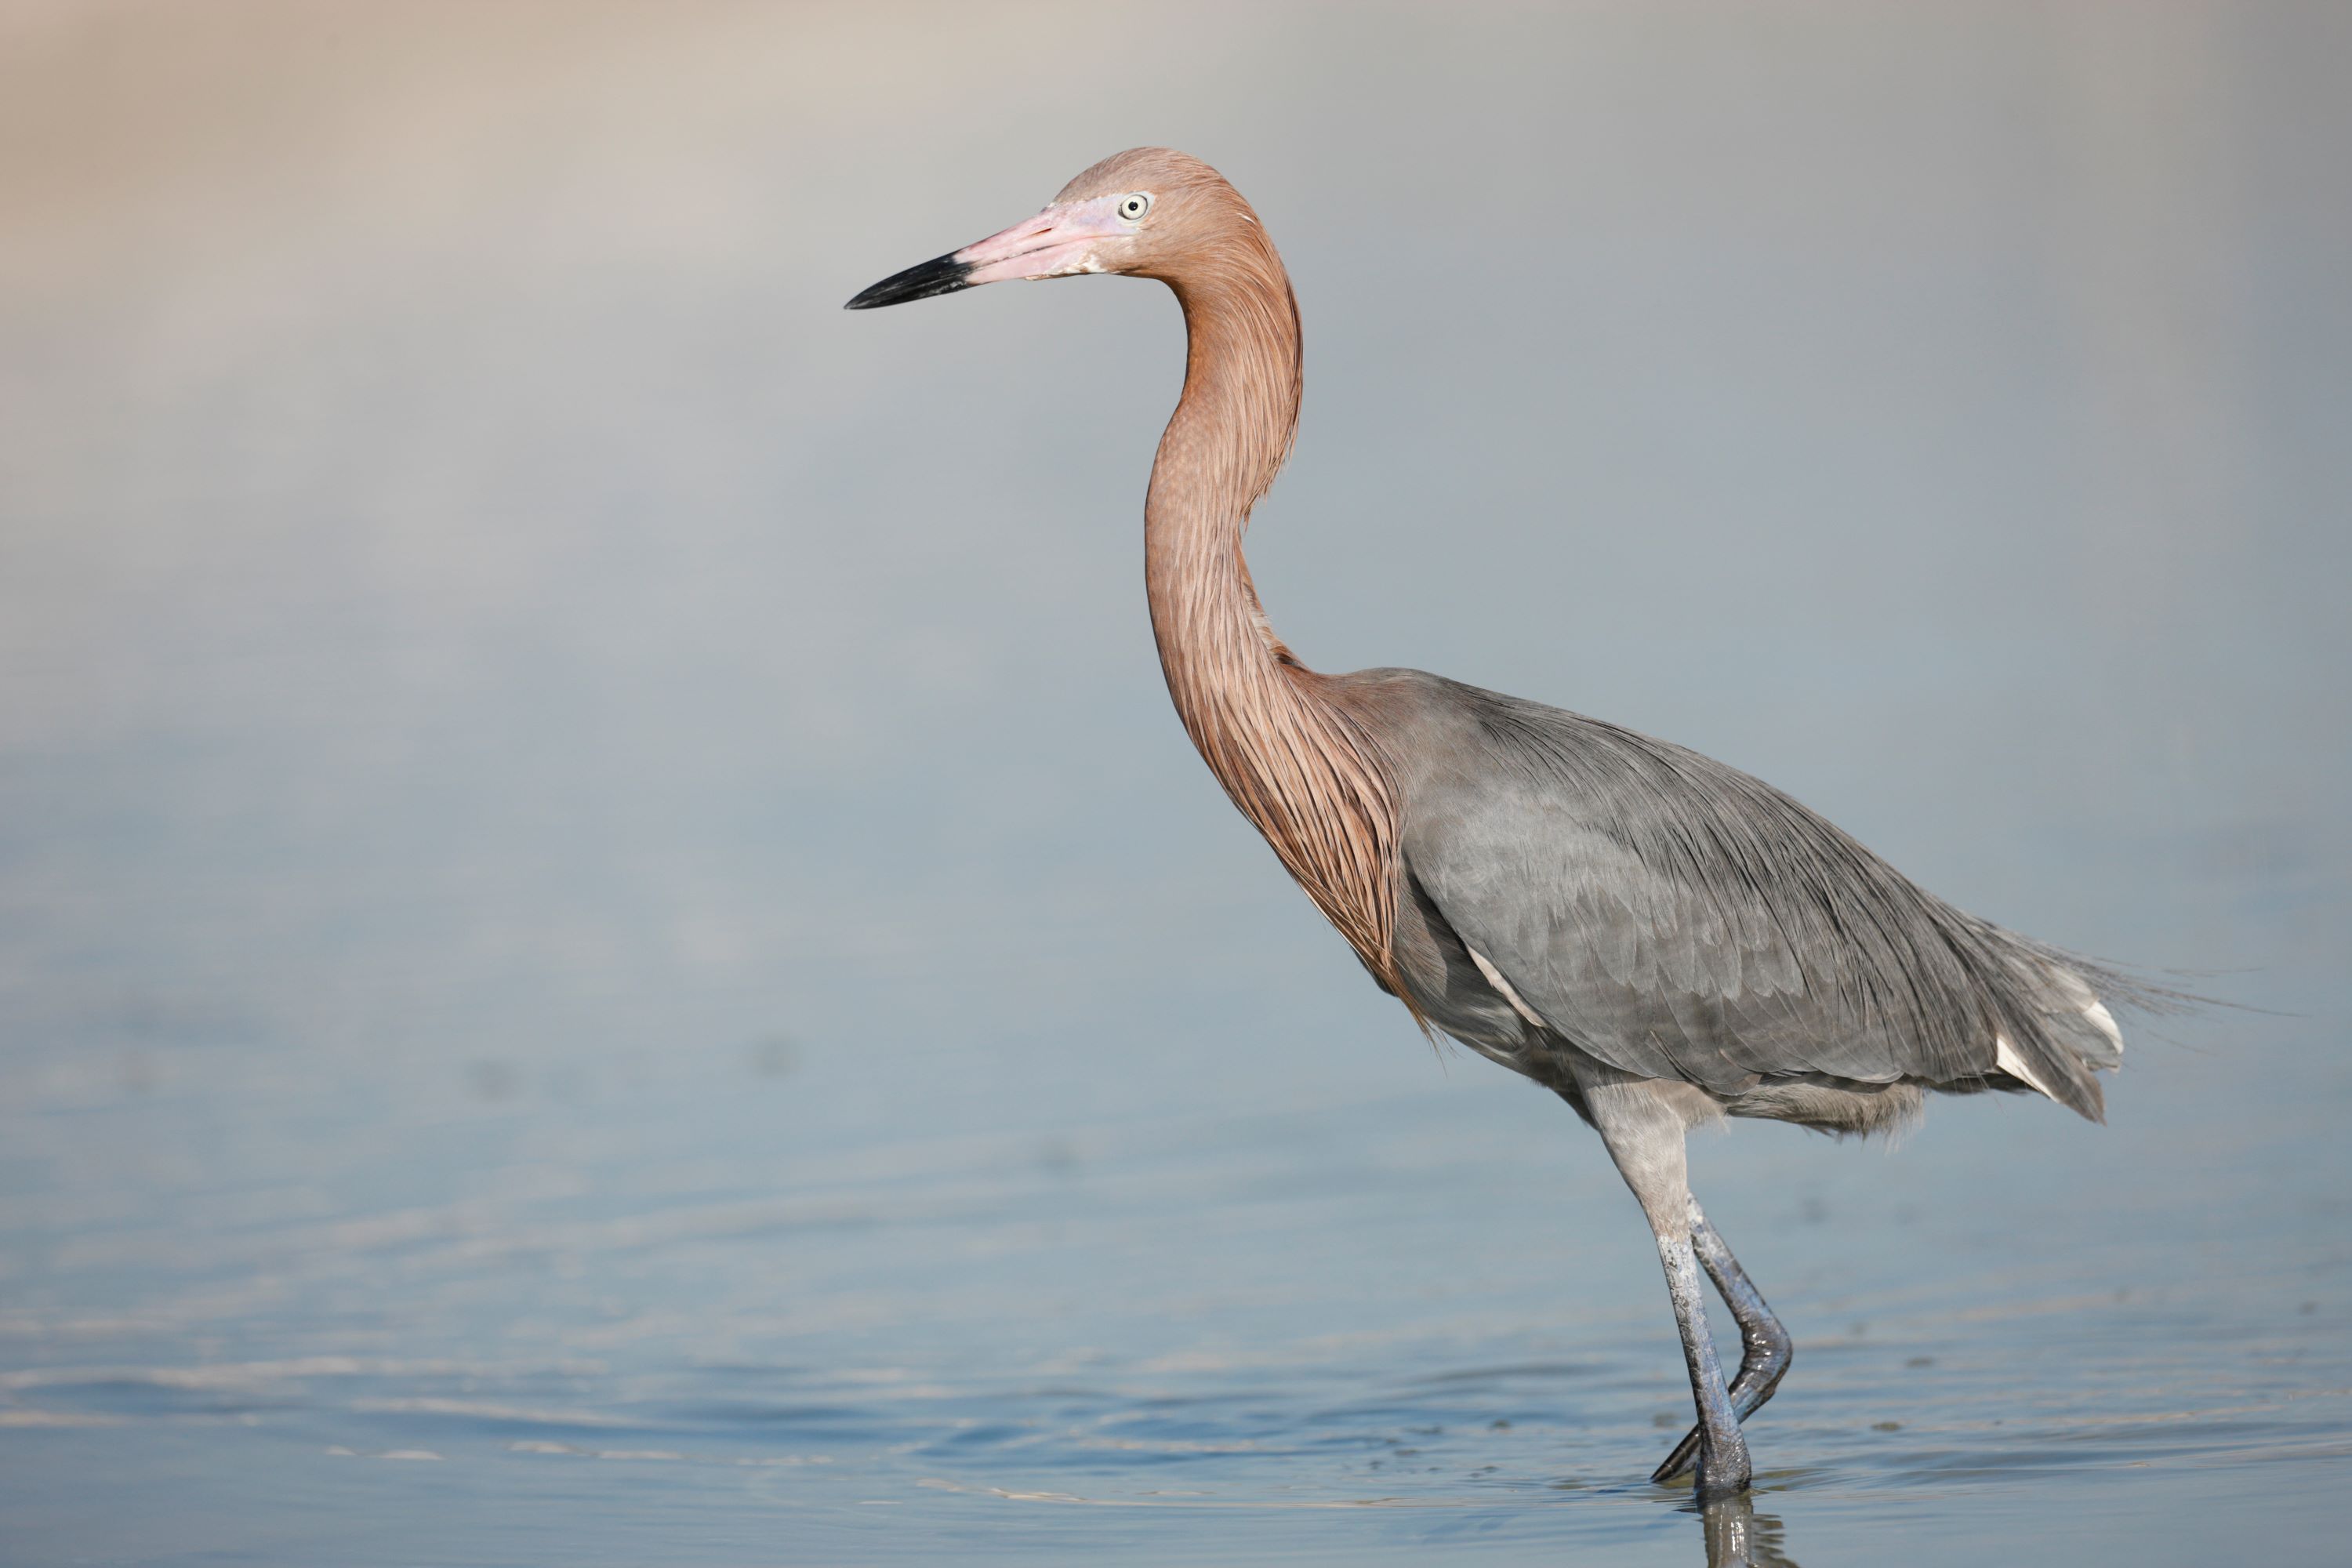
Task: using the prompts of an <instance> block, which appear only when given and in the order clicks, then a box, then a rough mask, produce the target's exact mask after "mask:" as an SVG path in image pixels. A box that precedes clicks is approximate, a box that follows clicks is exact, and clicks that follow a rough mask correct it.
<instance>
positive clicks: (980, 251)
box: [847, 196, 1135, 310]
mask: <svg viewBox="0 0 2352 1568" xmlns="http://www.w3.org/2000/svg"><path fill="white" fill-rule="evenodd" d="M1117 209H1118V197H1116V196H1097V197H1096V198H1095V199H1094V200H1092V201H1086V202H1070V203H1066V204H1063V205H1055V206H1050V207H1047V208H1046V209H1045V211H1044V212H1041V213H1039V214H1038V215H1037V216H1035V217H1033V218H1030V219H1028V220H1026V221H1025V222H1023V223H1016V224H1014V225H1013V226H1012V227H1011V228H1008V229H1006V230H1004V232H1003V233H1002V234H992V235H990V236H989V237H987V238H986V239H982V240H976V241H974V242H973V243H972V244H971V245H967V246H965V247H963V248H962V249H961V250H958V251H953V252H950V254H948V255H946V256H941V257H938V258H934V259H932V260H929V261H926V262H923V263H922V264H921V265H919V266H916V267H909V268H907V270H905V271H904V272H899V273H895V274H893V275H892V276H890V277H888V278H885V279H882V281H881V282H879V283H877V284H875V285H874V286H873V287H872V288H871V289H866V290H865V291H864V292H863V293H860V294H859V295H857V296H856V298H855V299H853V300H850V301H849V304H848V307H847V308H848V309H850V310H874V309H876V308H877V307H879V306H883V305H903V304H906V303H907V302H908V301H909V300H928V299H929V298H930V297H931V296H932V295H934V294H952V293H954V292H955V291H957V290H958V289H973V288H977V287H979V286H980V285H981V284H982V283H1001V282H1003V281H1004V280H1005V279H1009V278H1068V277H1073V276H1075V275H1076V274H1078V273H1081V272H1101V271H1104V270H1106V268H1104V266H1103V264H1102V261H1101V259H1100V258H1098V257H1097V255H1096V254H1095V247H1097V245H1099V244H1100V243H1101V242H1102V241H1104V240H1106V239H1123V238H1125V237H1128V236H1129V235H1132V234H1133V233H1134V232H1135V229H1134V227H1133V226H1131V225H1129V223H1128V222H1127V221H1126V220H1124V219H1122V218H1121V217H1119V216H1118V210H1117Z"/></svg>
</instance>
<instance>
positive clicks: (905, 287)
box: [842, 256, 971, 310]
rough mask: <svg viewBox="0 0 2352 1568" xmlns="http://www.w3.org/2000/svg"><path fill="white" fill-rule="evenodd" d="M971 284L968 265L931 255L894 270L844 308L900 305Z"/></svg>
mask: <svg viewBox="0 0 2352 1568" xmlns="http://www.w3.org/2000/svg"><path fill="white" fill-rule="evenodd" d="M969 288H971V268H970V267H968V266H966V265H965V264H964V263H962V262H961V261H958V260H957V259H956V258H954V257H952V256H940V257H934V258H931V259H930V260H929V261H926V262H923V263H922V264H920V265H919V266H915V267H909V268H907V270H905V271H904V272H894V273H892V274H891V275H890V276H889V277H887V278H885V279H882V281H881V282H879V283H877V284H876V285H874V287H872V288H871V289H866V290H864V291H862V292H861V293H859V294H857V295H856V297H854V298H853V299H851V300H850V301H849V303H848V304H846V305H844V306H843V307H842V309H843V310H877V309H879V308H880V307H882V306H884V305H904V304H906V303H907V302H908V301H909V300H928V299H929V298H930V297H931V296H932V295H934V294H952V293H954V292H955V291H956V290H957V289H969Z"/></svg>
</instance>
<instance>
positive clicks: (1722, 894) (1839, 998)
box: [1402, 681, 2116, 1116]
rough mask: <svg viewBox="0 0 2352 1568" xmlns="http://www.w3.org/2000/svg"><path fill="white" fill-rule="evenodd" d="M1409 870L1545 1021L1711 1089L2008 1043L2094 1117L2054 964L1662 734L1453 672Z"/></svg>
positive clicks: (2074, 989)
mask: <svg viewBox="0 0 2352 1568" xmlns="http://www.w3.org/2000/svg"><path fill="white" fill-rule="evenodd" d="M1433 685H1436V686H1440V687H1442V688H1444V689H1445V690H1444V695H1445V698H1446V700H1447V702H1448V705H1449V706H1450V707H1451V708H1452V709H1453V710H1454V711H1453V712H1452V713H1450V714H1449V715H1448V716H1447V718H1446V721H1445V722H1444V742H1445V743H1444V745H1443V746H1442V747H1441V748H1439V749H1440V750H1441V751H1442V752H1444V755H1445V760H1444V762H1443V763H1439V764H1437V765H1434V766H1428V767H1423V768H1422V769H1421V770H1419V772H1418V773H1416V775H1415V777H1414V778H1413V781H1412V787H1411V788H1410V789H1409V790H1408V792H1407V798H1406V800H1405V803H1404V805H1405V816H1404V823H1403V836H1402V839H1403V841H1402V850H1403V857H1404V862H1405V867H1406V869H1407V870H1408V871H1409V873H1410V874H1411V875H1412V877H1413V879H1415V880H1416V881H1417V882H1418V883H1419V885H1420V887H1421V889H1422V890H1423V892H1424V893H1425V894H1426V895H1427V896H1428V898H1429V900H1430V901H1431V902H1432V903H1433V904H1434V905H1435V906H1436V908H1437V910H1438V911H1439V912H1440V913H1441V914H1443V915H1444V918H1445V920H1446V921H1447V923H1448V924H1450V925H1451V926H1453V928H1454V931H1456V933H1457V934H1459V935H1460V937H1461V938H1462V940H1463V941H1464V942H1465V943H1466V944H1467V945H1468V946H1469V947H1470V948H1471V949H1473V950H1474V951H1475V952H1476V953H1478V954H1479V955H1480V956H1482V957H1483V958H1485V959H1486V961H1487V962H1488V963H1491V964H1493V965H1494V967H1495V968H1496V971H1497V972H1499V973H1501V975H1502V976H1503V977H1504V979H1505V980H1506V981H1507V983H1508V984H1509V985H1510V986H1511V988H1512V989H1513V990H1515V991H1517V994H1518V995H1519V997H1520V999H1521V1001H1522V1002H1523V1003H1524V1004H1525V1005H1527V1006H1528V1008H1529V1009H1530V1010H1532V1011H1533V1012H1534V1013H1536V1014H1537V1015H1538V1016H1540V1017H1542V1019H1543V1020H1544V1021H1545V1023H1546V1024H1547V1025H1548V1026H1550V1027H1551V1028H1552V1029H1553V1030H1554V1031H1556V1032H1557V1033H1559V1035H1561V1036H1563V1037H1566V1038H1567V1039H1569V1040H1570V1041H1571V1042H1573V1043H1574V1044H1576V1045H1577V1046H1578V1047H1580V1048H1582V1049H1584V1050H1586V1051H1588V1052H1590V1053H1591V1055H1593V1056H1595V1057H1597V1058H1600V1059H1601V1060H1602V1061H1605V1062H1608V1063H1609V1064H1611V1065H1612V1066H1614V1067H1617V1068H1621V1069H1622V1070H1624V1071H1627V1072H1632V1073H1637V1074H1641V1075H1643V1076H1645V1077H1651V1078H1664V1079H1685V1080H1687V1081H1690V1082H1694V1083H1697V1084H1701V1085H1704V1086H1706V1087H1707V1088H1709V1089H1717V1090H1724V1091H1730V1090H1736V1089H1740V1088H1743V1087H1745V1086H1747V1085H1748V1084H1750V1083H1752V1082H1754V1081H1755V1080H1756V1079H1757V1078H1759V1076H1761V1077H1768V1078H1769V1077H1773V1076H1780V1075H1792V1074H1801V1073H1822V1074H1828V1075H1831V1076H1833V1077H1837V1078H1842V1079H1855V1080H1859V1081H1864V1082H1888V1081H1892V1080H1895V1079H1916V1080H1921V1081H1925V1082H1927V1083H1932V1084H1944V1085H1957V1084H1967V1083H1970V1082H1971V1081H1974V1082H1977V1083H1979V1084H1981V1083H1982V1082H1984V1081H1986V1080H1988V1079H1990V1080H1993V1081H2005V1080H2002V1079H2000V1078H1999V1077H1998V1074H1999V1072H2000V1068H1999V1067H1998V1066H1997V1054H1996V1053H1997V1047H1996V1040H1997V1038H1999V1037H2003V1036H2005V1037H2007V1038H2008V1040H2009V1041H2010V1042H2011V1044H2012V1046H2013V1047H2015V1048H2016V1049H2017V1051H2018V1052H2019V1054H2020V1056H2021V1058H2022V1059H2023V1060H2024V1061H2025V1062H2026V1063H2028V1064H2029V1065H2030V1066H2031V1067H2032V1068H2033V1069H2034V1071H2035V1076H2036V1077H2037V1078H2038V1079H2040V1080H2041V1082H2042V1085H2045V1086H2047V1087H2048V1088H2049V1089H2051V1090H2052V1091H2053V1098H2056V1099H2059V1100H2062V1101H2063V1102H2064V1103H2067V1104H2069V1105H2072V1106H2074V1109H2076V1110H2081V1111H2083V1112H2084V1114H2086V1115H2094V1116H2095V1115H2096V1114H2097V1111H2098V1106H2099V1094H2098V1089H2097V1086H2096V1084H2095V1083H2094V1082H2093V1081H2092V1080H2091V1079H2090V1077H2089V1071H2088V1069H2089V1068H2091V1067H2093V1066H2099V1067H2105V1066H2112V1065H2114V1064H2115V1062H2116V1055H2115V1051H2114V1047H2113V1045H2112V1042H2111V1041H2110V1040H2109V1039H2108V1038H2107V1037H2106V1036H2105V1035H2104V1034H2102V1033H2100V1032H2099V1031H2098V1030H2097V1029H2095V1028H2094V1027H2093V1026H2091V1025H2090V1023H2089V1022H2088V1020H2087V1016H2086V1015H2085V1014H2084V1011H2083V1008H2084V1003H2085V1001H2086V1000H2087V999H2088V998H2089V993H2088V991H2087V990H2086V989H2084V986H2083V984H2082V983H2081V981H2080V980H2079V979H2078V978H2077V977H2076V975H2075V974H2074V973H2073V972H2072V971H2071V970H2068V969H2066V968H2064V967H2063V966H2062V964H2061V963H2060V962H2059V961H2060V960H2062V959H2063V958H2064V956H2065V955H2063V954H2060V953H2058V952H2056V951H2055V950H2053V949H2048V948H2044V947H2042V946H2041V945H2040V944H2038V943H2034V942H2031V941H2029V940H2028V939H2026V938H2022V937H2019V936H2016V935H2015V934H2014V933H2011V932H2009V931H2002V930H2000V928H1999V927H1996V926H1993V925H1990V924H1989V923H1987V922H1985V921H1979V920H1977V919H1975V918H1974V917H1972V916H1969V915H1967V914H1964V913H1962V912H1961V911H1959V910H1955V909H1953V908H1952V907H1951V906H1949V905H1948V904H1945V903H1944V902H1942V901H1941V900H1937V899H1936V898H1935V897H1934V896H1933V895H1931V894H1929V893H1927V892H1926V891H1924V890H1923V889H1920V888H1918V887H1917V886H1916V885H1915V884H1913V883H1912V882H1911V881H1910V880H1908V879H1906V878H1905V877H1903V876H1902V875H1901V874H1900V873H1899V872H1897V871H1895V869H1894V868H1892V867H1890V866H1888V865H1887V864H1886V863H1885V861H1883V860H1881V859H1880V858H1878V857H1876V856H1875V855H1874V854H1872V853H1871V852H1870V851H1869V850H1868V849H1866V848H1864V847H1863V846H1862V845H1860V844H1859V843H1857V842H1855V841H1854V840H1853V838H1851V837H1847V836H1846V835H1845V834H1844V833H1843V832H1841V831H1840V830H1839V829H1838V828H1836V827H1835V826H1832V825H1831V824H1830V823H1829V822H1827V821H1826V820H1824V819H1823V818H1822V817H1820V816H1816V815H1815V814H1814V813H1812V812H1811V811H1809V810H1807V809H1806V808H1805V807H1804V806H1802V805H1799V804H1798V803H1797V802H1796V801H1794V800H1791V799H1790V798H1789V797H1788V796H1787V795H1782V794H1781V793H1780V792H1779V791H1778V790H1775V789H1773V788H1771V787H1770V786H1769V785H1768V784H1763V783H1761V782H1760V781H1759V780H1757V779H1755V778H1752V777H1750V776H1748V774H1746V773H1740V772H1739V771H1738V770H1737V769H1735V768H1731V767H1727V766H1726V765H1725V764H1723V763H1717V762H1715V761H1713V760H1712V759H1709V758H1706V757H1704V756H1701V755H1699V754H1698V753H1697V752H1691V751H1688V750H1685V748H1683V747H1680V746H1675V745H1670V744H1668V743H1666V742H1661V741H1655V740H1653V739H1651V738H1649V737H1648V736H1644V735H1640V734H1636V733H1634V732H1633V731H1628V730H1622V729H1619V728H1617V727H1615V726H1613V725H1608V724H1603V723H1601V722H1598V721H1594V720H1591V719H1586V718H1582V717H1580V716H1579V715H1576V714H1572V713H1565V712H1562V711H1560V710H1557V709H1551V708H1546V707H1542V706H1541V705H1539V704H1536V703H1530V702H1522V701H1519V700H1516V699H1512V698H1507V697H1501V696H1498V695H1496V694H1495V693H1491V692H1483V691H1478V690H1476V689H1475V688H1469V687H1461V686H1456V685H1454V683H1452V682H1434V681H1433Z"/></svg>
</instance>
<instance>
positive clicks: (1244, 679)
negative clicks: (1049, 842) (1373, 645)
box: [1144, 233, 1402, 994]
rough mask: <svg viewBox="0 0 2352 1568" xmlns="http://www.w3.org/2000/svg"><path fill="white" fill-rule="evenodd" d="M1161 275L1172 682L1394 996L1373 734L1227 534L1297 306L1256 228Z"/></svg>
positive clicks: (1159, 593)
mask: <svg viewBox="0 0 2352 1568" xmlns="http://www.w3.org/2000/svg"><path fill="white" fill-rule="evenodd" d="M1246 238H1247V240H1248V241H1249V242H1250V243H1247V244H1238V245H1235V246H1233V247H1220V248H1219V249H1218V250H1217V251H1216V252H1215V253H1214V255H1213V259H1210V260H1205V261H1203V262H1202V263H1200V264H1198V265H1197V266H1193V267H1190V268H1185V269H1183V270H1182V271H1181V272H1177V273H1174V274H1173V275H1171V277H1170V279H1169V283H1170V286H1171V288H1173V289H1175V290H1176V295H1177V298H1178V300H1180V301H1181V303H1182V305H1183V307H1184V321H1185V325H1186V327H1187V329H1188V330H1189V331H1190V334H1191V353H1190V357H1189V359H1188V361H1187V363H1186V367H1185V375H1184V394H1183V396H1182V398H1181V400H1180V401H1179V402H1178V404H1177V405H1176V413H1175V416H1173V417H1172V418H1171V419H1170V420H1169V422H1168V430H1167V434H1166V435H1164V436H1163V437H1161V438H1160V455H1159V458H1158V460H1157V461H1156V462H1155V463H1154V464H1153V465H1152V470H1151V490H1150V498H1149V500H1147V501H1146V502H1145V505H1144V557H1145V586H1146V590H1147V592H1148V593H1149V595H1150V602H1151V625H1152V630H1153V633H1154V635H1155V636H1156V637H1157V638H1158V640H1159V644H1160V667H1161V668H1162V669H1163V670H1164V671H1165V672H1166V673H1167V677H1168V690H1169V694H1170V695H1171V697H1172V698H1174V699H1175V702H1176V711H1177V713H1178V714H1179V715H1180V716H1181V718H1182V719H1183V721H1184V728H1185V731H1186V732H1187V733H1189V734H1190V735H1191V736H1192V743H1193V745H1194V746H1196V747H1198V748H1199V750H1200V752H1201V755H1202V759H1203V760H1204V761H1206V762H1207V763H1208V764H1209V768H1210V771H1211V772H1213V773H1215V774H1216V776H1217V781H1218V782H1219V783H1220V784H1223V785H1224V788H1225V793H1226V794H1227V795H1229V796H1231V797H1232V799H1233V802H1234V805H1236V806H1238V807H1240V808H1241V811H1242V813H1243V815H1244V816H1247V817H1248V818H1249V819H1250V820H1251V821H1252V822H1253V823H1255V824H1256V826H1257V828H1258V831H1259V832H1261V833H1263V834H1264V835H1265V838H1266V842H1267V843H1269V844H1270V845H1272V846H1273V847H1274V851H1275V853H1276V855H1278V856H1280V857H1281V858H1282V862H1283V864H1284V865H1285V866H1286V868H1288V869H1289V871H1290V874H1291V875H1292V876H1293V877H1294V878H1296V879H1297V881H1298V883H1299V885H1300V886H1301V887H1303V888H1305V889H1307V895H1308V897H1310V898H1312V899H1313V900H1315V902H1316V904H1317V905H1318V907H1319V908H1320V909H1321V910H1323V912H1324V914H1326V915H1327V916H1328V917H1329V918H1330V920H1331V922H1332V923H1333V924H1334V925H1337V926H1338V927H1339V931H1340V933H1341V934H1342V935H1344V936H1345V937H1347V939H1348V941H1349V944H1350V945H1351V946H1353V947H1354V948H1355V950H1356V952H1357V953H1358V955H1359V956H1360V957H1361V958H1362V959H1363V961H1364V963H1365V966H1366V967H1367V968H1369V969H1370V970H1371V972H1372V973H1373V974H1374V976H1375V977H1376V978H1378V979H1379V980H1381V983H1382V984H1385V985H1387V986H1388V987H1389V988H1390V989H1391V990H1392V991H1396V992H1398V994H1402V987H1401V985H1400V984H1399V982H1398V978H1397V976H1396V974H1395V971H1394V963H1393V961H1392V959H1391V952H1390V948H1391V939H1392V937H1393V935H1394V932H1395V927H1396V900H1397V893H1396V887H1397V858H1396V826H1397V818H1396V808H1395V804H1394V796H1393V794H1392V792H1391V787H1390V784H1389V781H1388V778H1387V773H1386V770H1385V769H1384V767H1383V766H1382V764H1381V758H1380V756H1379V753H1378V751H1377V748H1376V747H1375V746H1374V745H1373V743H1372V742H1371V740H1370V737H1369V736H1367V735H1366V734H1365V733H1364V732H1363V731H1362V729H1361V728H1360V726H1359V725H1358V724H1357V723H1356V721H1354V720H1353V719H1352V718H1350V717H1349V715H1348V714H1347V713H1345V712H1343V711H1342V710H1339V708H1337V707H1335V706H1334V705H1333V704H1332V703H1330V702H1329V701H1328V700H1325V698H1324V697H1323V696H1322V694H1321V691H1320V687H1321V685H1322V678H1321V677H1319V676H1317V675H1315V674H1314V673H1313V672H1312V671H1310V670H1308V669H1307V668H1305V667H1304V666H1302V665H1300V664H1299V663H1298V661H1297V659H1296V658H1293V657H1292V656H1291V654H1290V650H1289V649H1288V648H1286V647H1284V646H1283V644H1282V642H1281V639H1279V638H1278V637H1276V636H1275V635H1274V631H1273V628H1272V627H1270V626H1267V624H1266V620H1265V611H1264V610H1263V609H1261V608H1260V606H1259V604H1258V598H1257V590H1256V589H1255V586H1254V585H1253V584H1251V582H1250V574H1249V565H1248V563H1246V562H1245V561H1244V560H1243V558H1242V533H1243V531H1244V528H1245V527H1246V526H1247V524H1248V521H1249V512H1250V508H1251V506H1252V505H1253V504H1254V503H1255V501H1256V500H1257V498H1258V497H1259V496H1261V495H1263V494H1264V493H1265V489H1266V487H1267V486H1268V485H1270V484H1272V483H1273V482H1274V476H1275V474H1276V471H1277V470H1278V469H1279V468H1281V467H1282V462H1283V459H1284V458H1286V456H1287V455H1288V453H1289V449H1290V438H1291V432H1292V430H1293V428H1294V427H1295V426H1296V422H1297V413H1298V394H1299V352H1300V344H1299V336H1298V318H1297V307H1296V306H1295V305H1294V304H1293V302H1292V300H1291V294H1290V283H1289V279H1287V277H1286V276H1285V274H1284V272H1283V270H1282V263H1281V261H1280V259H1279V258H1276V256H1275V254H1274V250H1273V247H1272V246H1271V245H1269V244H1267V243H1265V240H1264V239H1263V238H1262V237H1259V236H1257V235H1255V233H1253V234H1250V235H1248V236H1246Z"/></svg>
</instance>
